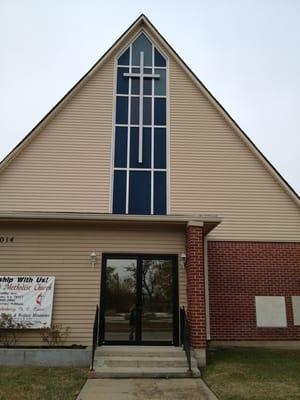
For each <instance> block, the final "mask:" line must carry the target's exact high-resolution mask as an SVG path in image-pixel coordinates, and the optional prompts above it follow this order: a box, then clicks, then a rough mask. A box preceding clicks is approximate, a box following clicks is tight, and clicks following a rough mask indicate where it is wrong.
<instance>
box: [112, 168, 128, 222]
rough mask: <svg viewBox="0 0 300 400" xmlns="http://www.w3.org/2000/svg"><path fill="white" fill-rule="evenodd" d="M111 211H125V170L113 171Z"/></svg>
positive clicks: (121, 212) (123, 212)
mask: <svg viewBox="0 0 300 400" xmlns="http://www.w3.org/2000/svg"><path fill="white" fill-rule="evenodd" d="M113 213H114V214H125V213H126V171H115V173H114V199H113Z"/></svg>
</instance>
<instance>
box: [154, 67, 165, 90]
mask: <svg viewBox="0 0 300 400" xmlns="http://www.w3.org/2000/svg"><path fill="white" fill-rule="evenodd" d="M155 73H156V74H158V75H159V79H155V81H154V95H155V96H165V95H166V70H165V69H161V68H156V69H155Z"/></svg>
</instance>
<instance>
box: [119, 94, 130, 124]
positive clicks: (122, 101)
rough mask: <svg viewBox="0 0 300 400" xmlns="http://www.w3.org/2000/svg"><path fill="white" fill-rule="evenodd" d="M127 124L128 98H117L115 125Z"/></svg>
mask: <svg viewBox="0 0 300 400" xmlns="http://www.w3.org/2000/svg"><path fill="white" fill-rule="evenodd" d="M127 122H128V97H120V96H117V105H116V123H117V124H127Z"/></svg>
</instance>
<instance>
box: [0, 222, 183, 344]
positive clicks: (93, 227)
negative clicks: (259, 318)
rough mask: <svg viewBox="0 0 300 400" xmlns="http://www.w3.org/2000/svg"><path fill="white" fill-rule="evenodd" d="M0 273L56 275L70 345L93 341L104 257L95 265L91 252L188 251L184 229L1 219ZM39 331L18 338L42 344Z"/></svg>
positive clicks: (58, 317) (58, 313)
mask: <svg viewBox="0 0 300 400" xmlns="http://www.w3.org/2000/svg"><path fill="white" fill-rule="evenodd" d="M2 235H3V236H14V242H13V243H8V244H6V245H3V244H2V245H0V275H48V276H55V288H54V305H53V322H54V323H61V324H63V325H64V326H69V327H70V335H69V337H68V339H67V341H66V343H67V344H73V343H76V344H83V345H90V344H91V334H92V325H93V319H94V313H95V307H96V304H97V303H99V299H100V274H101V268H100V264H101V261H100V262H98V264H97V266H96V267H95V268H93V267H92V266H91V264H90V258H89V257H90V253H91V252H92V251H93V250H95V251H96V252H97V254H98V256H99V255H100V257H99V258H100V260H101V253H105V252H107V253H109V252H119V253H122V252H124V253H129V252H134V253H137V252H138V253H164V254H180V253H182V252H184V246H185V238H184V231H183V230H182V228H177V227H172V228H170V227H169V228H168V227H166V226H160V227H151V226H143V225H130V226H128V225H120V224H99V223H97V224H96V223H94V224H92V223H87V224H82V223H81V224H77V223H69V224H66V223H65V224H63V223H48V222H47V223H32V224H28V223H26V224H24V223H18V224H17V223H14V224H12V223H11V224H9V223H3V224H1V236H2ZM179 270H180V273H179V275H180V282H181V283H180V285H179V287H180V290H179V292H180V304H185V292H186V288H185V279H184V274H185V273H184V269H183V268H182V267H180V268H179ZM40 341H41V339H40V336H39V333H38V331H37V330H29V331H27V332H25V334H24V335H23V334H22V335H21V336H20V341H19V344H27V345H29V344H33V345H37V344H40Z"/></svg>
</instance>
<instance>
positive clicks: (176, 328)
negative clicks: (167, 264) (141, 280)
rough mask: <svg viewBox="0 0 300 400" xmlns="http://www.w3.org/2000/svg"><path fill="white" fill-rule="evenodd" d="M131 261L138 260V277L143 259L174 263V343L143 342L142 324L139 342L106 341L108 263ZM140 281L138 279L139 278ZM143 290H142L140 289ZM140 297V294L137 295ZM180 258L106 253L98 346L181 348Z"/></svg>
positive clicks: (102, 279) (102, 280) (163, 255)
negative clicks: (116, 260) (161, 346)
mask: <svg viewBox="0 0 300 400" xmlns="http://www.w3.org/2000/svg"><path fill="white" fill-rule="evenodd" d="M110 258H112V259H131V258H135V259H136V260H137V275H138V274H139V273H140V271H139V270H140V267H139V266H140V265H142V260H143V259H160V260H171V261H172V281H173V282H172V283H173V341H154V340H153V341H150V340H147V341H142V340H141V324H138V326H139V330H137V340H136V341H134V342H130V341H105V340H104V334H105V306H106V263H107V259H110ZM137 279H138V278H137ZM138 290H141V288H138ZM136 295H137V297H140V293H137V294H136ZM178 296H179V293H178V256H177V255H174V254H149V253H147V254H140V253H104V254H103V255H102V269H101V294H100V315H99V317H100V318H99V328H98V332H99V335H98V344H99V346H101V345H105V344H109V345H122V344H124V345H142V346H144V345H145V346H147V345H157V346H158V345H173V346H179V299H178Z"/></svg>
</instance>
